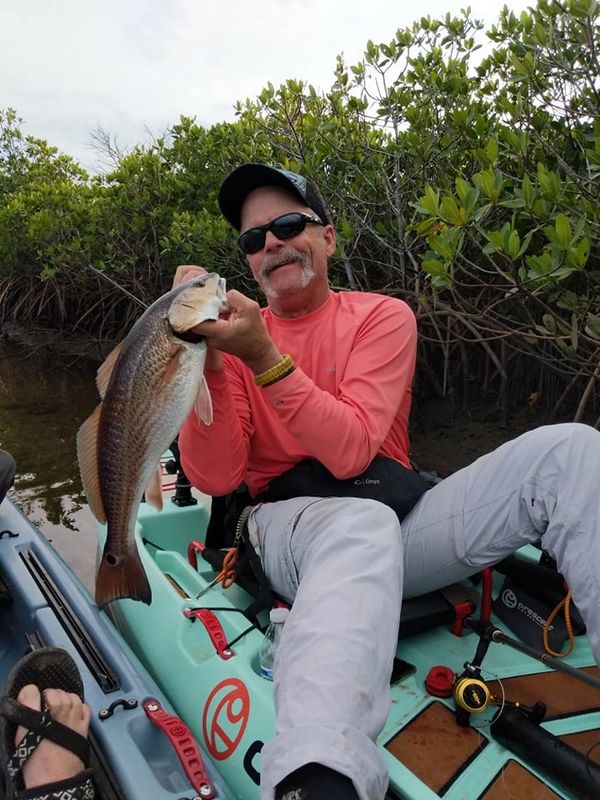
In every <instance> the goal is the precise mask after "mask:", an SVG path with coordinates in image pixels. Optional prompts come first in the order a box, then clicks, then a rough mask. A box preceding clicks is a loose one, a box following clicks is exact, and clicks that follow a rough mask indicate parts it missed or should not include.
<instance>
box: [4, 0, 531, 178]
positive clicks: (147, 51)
mask: <svg viewBox="0 0 600 800" xmlns="http://www.w3.org/2000/svg"><path fill="white" fill-rule="evenodd" d="M506 4H507V5H508V6H509V7H510V8H512V9H514V10H515V11H517V10H519V11H520V10H521V9H523V8H525V7H527V6H528V5H530V4H531V3H530V2H529V3H528V2H526V0H507V3H506ZM461 5H462V4H461V3H460V0H420V1H419V2H415V3H410V2H408V3H403V2H402V0H220V2H215V1H213V0H0V108H8V107H11V108H14V109H16V111H17V112H18V114H19V115H20V116H21V117H22V118H23V120H24V122H25V131H26V132H27V133H31V134H33V135H35V136H39V137H41V138H44V139H47V140H48V142H49V143H50V144H53V145H56V146H57V147H59V148H60V149H61V150H63V151H64V152H66V153H69V154H70V155H72V156H74V157H75V158H77V159H78V160H79V161H80V162H81V163H82V164H84V165H85V166H86V167H88V168H92V169H95V167H96V165H97V158H96V155H95V153H94V151H93V150H92V149H91V133H92V131H94V130H95V129H96V127H97V126H98V125H99V126H101V127H102V128H104V129H105V130H107V131H109V132H110V133H111V134H113V135H116V137H117V139H118V142H119V143H120V145H121V146H122V147H125V148H127V147H130V146H133V145H134V144H136V143H138V142H142V141H146V140H148V138H149V134H148V131H150V132H151V133H152V134H154V135H157V136H158V135H160V134H161V133H163V132H164V130H165V129H166V128H167V127H168V126H169V125H171V124H173V123H175V122H177V120H178V119H179V116H180V114H185V115H187V116H193V117H196V120H197V121H198V122H199V123H200V124H202V125H210V124H212V123H214V122H219V121H223V120H232V119H233V118H234V114H233V106H234V103H235V102H236V101H237V100H243V99H245V98H246V97H251V98H254V97H255V96H256V95H257V94H258V93H259V92H260V90H261V89H262V88H263V87H264V86H265V85H266V83H267V82H268V81H271V82H272V83H274V84H275V85H279V84H280V83H282V82H283V81H285V80H286V79H288V78H300V79H303V80H306V81H308V82H310V83H312V84H314V85H315V86H316V87H318V88H320V89H323V90H327V89H329V87H330V86H331V84H332V83H333V71H334V68H335V59H336V56H337V54H338V53H343V54H344V56H345V59H346V63H348V64H350V63H354V62H356V61H357V60H358V59H359V58H360V57H361V56H362V53H363V50H364V46H365V44H366V42H367V40H368V39H372V40H373V41H375V42H378V43H379V42H383V41H386V42H387V41H389V40H390V39H391V38H392V37H393V35H394V33H395V31H396V30H397V28H399V27H405V26H408V25H410V24H411V23H412V22H413V20H414V19H415V18H416V17H420V16H421V15H430V16H431V17H439V16H441V15H444V14H445V13H446V12H451V13H458V11H459V9H460V7H461ZM503 5H504V0H479V2H478V3H477V4H476V7H475V10H476V16H477V17H479V18H480V19H482V20H483V21H484V22H486V23H487V24H488V25H489V24H491V23H493V22H494V21H496V19H497V17H498V13H499V11H500V9H501V8H502V6H503Z"/></svg>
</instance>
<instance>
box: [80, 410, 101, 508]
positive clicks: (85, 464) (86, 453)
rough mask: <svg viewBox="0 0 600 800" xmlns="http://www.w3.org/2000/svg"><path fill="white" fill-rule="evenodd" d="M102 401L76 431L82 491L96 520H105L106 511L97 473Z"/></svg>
mask: <svg viewBox="0 0 600 800" xmlns="http://www.w3.org/2000/svg"><path fill="white" fill-rule="evenodd" d="M101 412H102V403H100V404H99V405H98V406H96V408H95V410H94V411H93V412H92V414H91V415H90V416H89V417H88V418H87V419H86V421H85V422H84V423H83V425H82V426H81V428H79V431H78V432H77V460H78V462H79V472H80V474H81V482H82V484H83V491H84V492H85V496H86V497H87V501H88V503H89V505H90V508H91V509H92V514H93V515H94V516H95V517H96V519H97V520H98V522H106V512H105V511H104V503H103V501H102V493H101V491H100V476H99V474H98V425H99V424H100V414H101Z"/></svg>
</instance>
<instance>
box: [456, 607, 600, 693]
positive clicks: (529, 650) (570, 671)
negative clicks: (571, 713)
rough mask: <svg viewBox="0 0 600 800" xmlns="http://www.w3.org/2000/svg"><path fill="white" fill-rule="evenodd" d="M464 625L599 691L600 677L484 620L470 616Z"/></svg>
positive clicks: (490, 639) (485, 639)
mask: <svg viewBox="0 0 600 800" xmlns="http://www.w3.org/2000/svg"><path fill="white" fill-rule="evenodd" d="M464 626H465V628H471V629H472V630H474V631H475V632H476V633H477V634H478V635H479V636H480V637H481V639H483V640H484V641H487V642H498V643H499V644H506V645H508V646H509V647H512V648H513V649H514V650H518V651H519V652H520V653H524V654H525V655H527V656H530V657H531V658H535V659H536V660H537V661H541V662H542V664H546V666H548V667H551V668H552V669H554V670H556V671H557V672H564V673H565V674H566V675H570V676H571V677H572V678H575V679H576V680H578V681H581V682H582V683H586V684H587V685H588V686H592V687H593V688H594V689H598V690H599V691H600V678H596V677H594V676H593V675H588V674H587V672H583V671H582V670H581V669H577V668H576V667H571V666H570V665H569V664H565V663H564V662H562V661H559V659H557V658H555V657H554V656H551V655H548V654H547V653H544V652H543V651H540V650H536V649H535V648H534V647H530V646H529V645H527V644H524V643H523V642H520V641H519V640H518V639H513V638H512V637H511V636H507V635H506V634H505V633H504V631H501V630H500V628H496V627H495V626H494V625H492V624H491V623H489V622H486V621H485V620H483V621H482V620H478V619H473V618H472V617H467V619H465V621H464Z"/></svg>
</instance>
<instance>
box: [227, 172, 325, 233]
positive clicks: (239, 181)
mask: <svg viewBox="0 0 600 800" xmlns="http://www.w3.org/2000/svg"><path fill="white" fill-rule="evenodd" d="M261 186H279V187H280V188H281V189H285V190H286V191H288V192H289V193H290V194H292V195H294V196H295V197H297V198H298V199H299V200H301V201H302V203H304V204H305V205H307V206H308V207H309V208H312V210H313V211H314V212H315V213H316V214H317V215H318V217H319V219H320V220H321V221H322V222H325V223H327V224H330V223H331V219H330V217H329V213H328V211H327V209H326V208H325V204H324V203H323V201H322V200H321V198H320V196H319V193H318V191H317V189H316V187H315V186H314V184H312V183H311V182H310V181H309V180H308V179H307V178H305V177H304V176H303V175H298V174H296V173H295V172H290V171H289V170H287V169H283V168H281V167H270V166H268V165H267V164H242V165H241V166H239V167H237V168H236V169H234V170H233V172H232V173H231V174H230V175H228V176H227V178H225V180H224V181H223V185H222V186H221V189H220V191H219V208H220V209H221V212H222V213H223V216H224V217H225V219H226V220H227V221H228V222H230V223H231V224H232V225H233V227H234V228H235V229H236V230H238V231H239V230H240V228H241V225H242V223H241V214H242V205H243V204H244V200H245V199H246V198H247V197H248V195H249V194H250V192H253V191H254V189H258V188H260V187H261Z"/></svg>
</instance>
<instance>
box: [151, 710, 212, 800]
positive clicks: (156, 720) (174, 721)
mask: <svg viewBox="0 0 600 800" xmlns="http://www.w3.org/2000/svg"><path fill="white" fill-rule="evenodd" d="M144 711H145V712H146V716H147V717H148V719H149V720H150V722H152V724H153V725H156V727H157V728H160V729H161V730H162V731H163V733H164V734H165V736H167V738H168V739H169V741H170V742H171V745H172V746H173V749H174V750H175V752H176V753H177V755H178V756H179V760H180V761H181V764H182V766H183V769H184V770H185V774H186V775H187V776H188V779H189V781H190V783H191V784H192V786H193V787H194V789H195V790H196V792H197V793H198V794H199V795H200V797H202V798H203V800H211V798H212V797H216V796H217V793H216V791H215V788H214V786H213V785H212V783H211V782H210V780H209V778H208V775H207V773H206V768H205V766H204V761H203V760H202V756H201V754H200V749H199V747H198V744H197V743H196V740H195V739H194V736H193V734H192V732H191V731H190V729H189V728H188V726H187V725H186V724H185V722H184V721H183V720H182V719H180V718H179V717H176V716H175V715H174V714H168V713H167V712H166V711H165V710H164V708H163V707H162V706H161V704H160V703H159V702H158V700H154V699H153V698H150V699H149V700H146V702H145V703H144Z"/></svg>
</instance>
